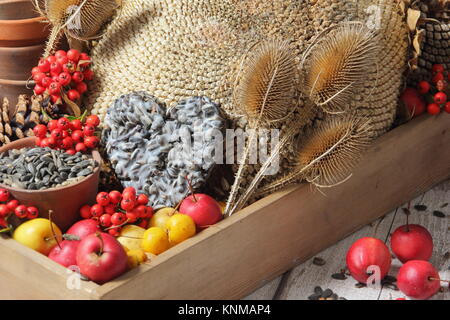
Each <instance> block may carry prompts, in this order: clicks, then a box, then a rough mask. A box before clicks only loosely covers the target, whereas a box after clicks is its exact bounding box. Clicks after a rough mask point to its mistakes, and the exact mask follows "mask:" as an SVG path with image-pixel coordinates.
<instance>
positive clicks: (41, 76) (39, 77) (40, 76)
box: [33, 72, 47, 85]
mask: <svg viewBox="0 0 450 320" xmlns="http://www.w3.org/2000/svg"><path fill="white" fill-rule="evenodd" d="M45 77H47V75H46V74H45V73H43V72H38V73H36V74H35V75H34V76H33V80H34V82H36V84H40V85H42V80H43V79H44V78H45Z"/></svg>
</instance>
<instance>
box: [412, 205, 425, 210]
mask: <svg viewBox="0 0 450 320" xmlns="http://www.w3.org/2000/svg"><path fill="white" fill-rule="evenodd" d="M414 209H416V210H417V211H425V210H427V206H426V205H424V204H416V205H415V206H414Z"/></svg>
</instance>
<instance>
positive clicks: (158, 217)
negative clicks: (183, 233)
mask: <svg viewBox="0 0 450 320" xmlns="http://www.w3.org/2000/svg"><path fill="white" fill-rule="evenodd" d="M177 213H179V212H178V211H177V210H175V209H174V208H170V207H165V208H161V209H159V210H158V211H156V212H155V214H154V215H153V217H152V218H151V219H150V227H157V228H161V229H163V230H164V231H165V232H167V227H166V225H167V220H169V218H170V217H171V216H173V215H174V214H177Z"/></svg>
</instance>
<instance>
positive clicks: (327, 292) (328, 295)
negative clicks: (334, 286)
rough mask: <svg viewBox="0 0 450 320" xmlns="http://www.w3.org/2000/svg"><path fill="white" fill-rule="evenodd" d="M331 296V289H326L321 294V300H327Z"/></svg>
mask: <svg viewBox="0 0 450 320" xmlns="http://www.w3.org/2000/svg"><path fill="white" fill-rule="evenodd" d="M332 294H333V291H332V290H331V289H326V290H324V292H322V298H329V297H331V295H332Z"/></svg>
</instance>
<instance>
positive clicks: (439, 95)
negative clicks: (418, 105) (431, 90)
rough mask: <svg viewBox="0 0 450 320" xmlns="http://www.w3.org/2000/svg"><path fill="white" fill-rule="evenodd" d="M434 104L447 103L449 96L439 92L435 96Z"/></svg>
mask: <svg viewBox="0 0 450 320" xmlns="http://www.w3.org/2000/svg"><path fill="white" fill-rule="evenodd" d="M434 102H436V103H437V104H443V103H446V102H447V95H446V94H445V93H444V92H438V93H436V94H435V95H434Z"/></svg>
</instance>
